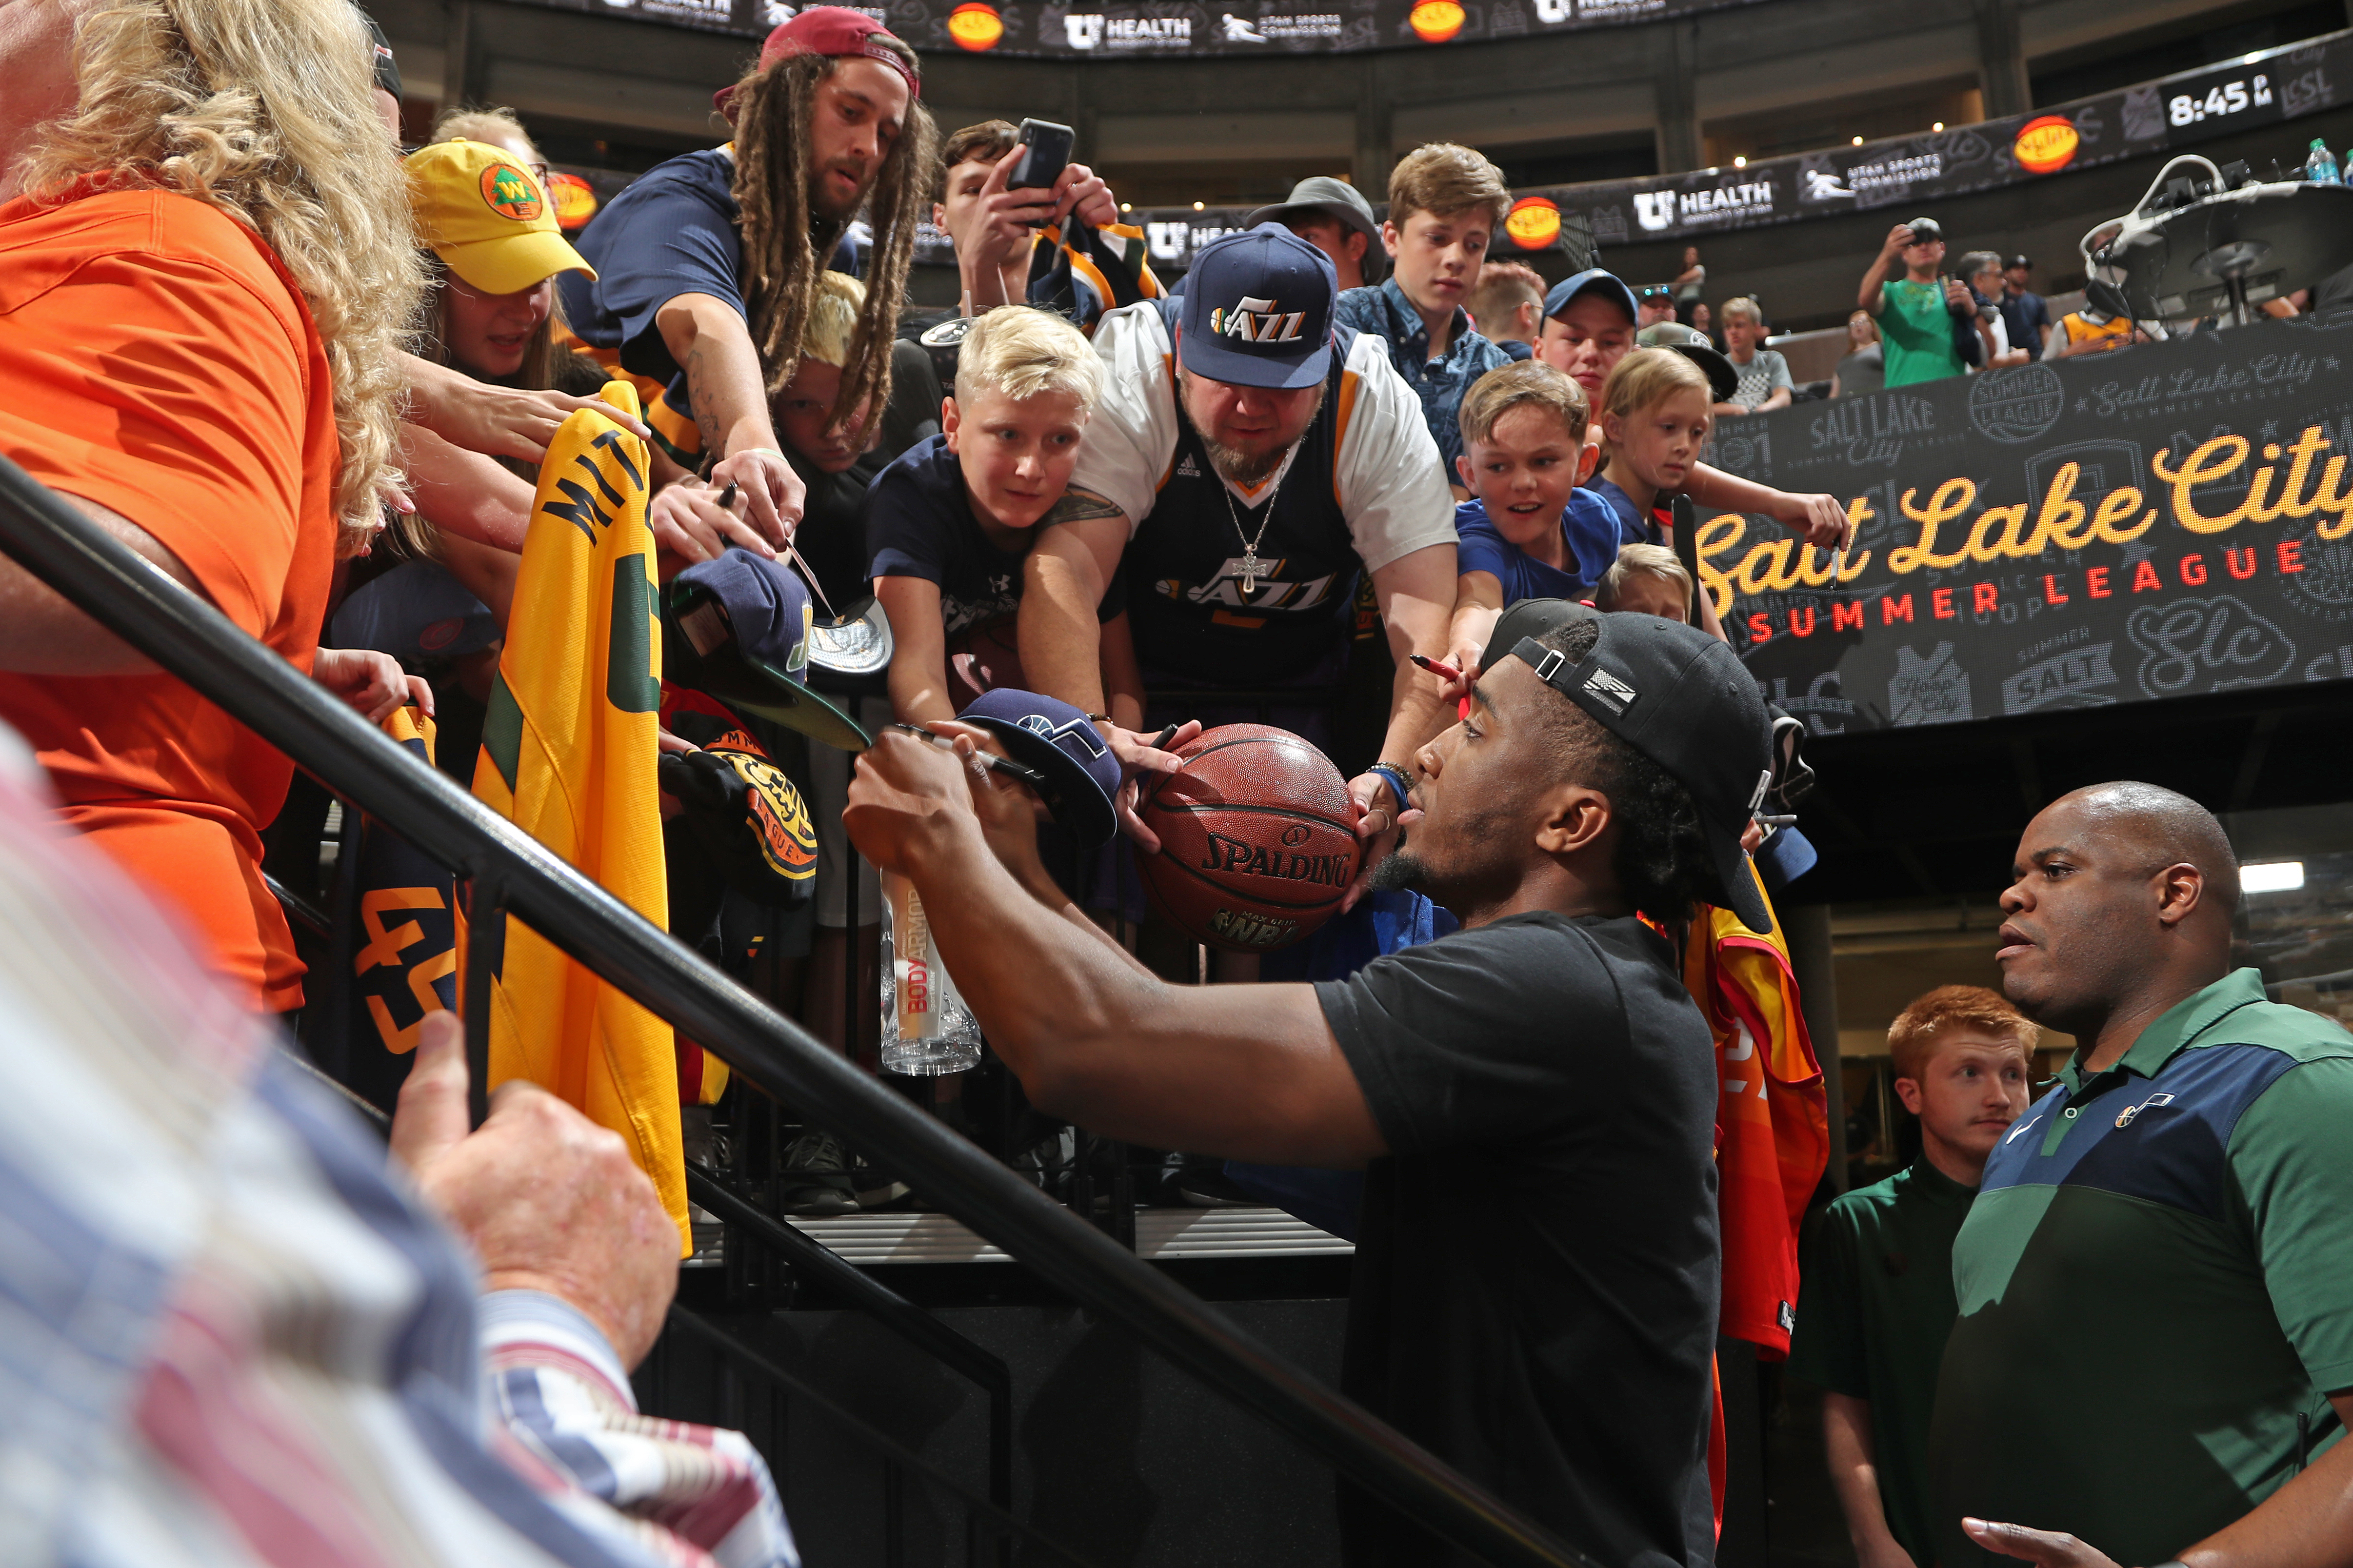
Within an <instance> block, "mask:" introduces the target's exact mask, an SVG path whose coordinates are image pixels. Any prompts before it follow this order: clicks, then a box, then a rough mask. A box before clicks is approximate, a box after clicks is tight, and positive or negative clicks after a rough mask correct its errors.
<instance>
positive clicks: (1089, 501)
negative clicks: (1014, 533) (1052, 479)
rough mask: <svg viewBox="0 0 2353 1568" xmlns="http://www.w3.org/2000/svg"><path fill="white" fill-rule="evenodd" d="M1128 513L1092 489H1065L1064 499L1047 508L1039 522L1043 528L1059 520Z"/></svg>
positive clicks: (1072, 520) (1073, 520)
mask: <svg viewBox="0 0 2353 1568" xmlns="http://www.w3.org/2000/svg"><path fill="white" fill-rule="evenodd" d="M1126 515H1127V513H1125V512H1124V511H1122V510H1120V509H1119V508H1118V507H1116V506H1113V504H1112V503H1111V502H1109V501H1107V500H1103V497H1101V496H1099V495H1097V494H1095V493H1094V491H1092V490H1081V489H1071V490H1065V491H1063V492H1062V499H1061V500H1058V501H1056V502H1055V503H1054V504H1053V505H1052V506H1050V507H1048V508H1047V509H1046V515H1045V516H1043V517H1041V518H1039V520H1038V524H1039V527H1041V528H1043V527H1045V526H1047V525H1049V524H1051V523H1057V522H1080V521H1084V520H1086V519H1088V518H1094V517H1125V516H1126Z"/></svg>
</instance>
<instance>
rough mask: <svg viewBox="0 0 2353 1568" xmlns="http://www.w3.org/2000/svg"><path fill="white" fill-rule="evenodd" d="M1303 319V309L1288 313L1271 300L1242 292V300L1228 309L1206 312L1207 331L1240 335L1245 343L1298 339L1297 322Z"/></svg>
mask: <svg viewBox="0 0 2353 1568" xmlns="http://www.w3.org/2000/svg"><path fill="white" fill-rule="evenodd" d="M1306 319H1307V312H1306V311H1304V310H1293V311H1291V312H1290V313H1289V314H1287V315H1286V314H1284V313H1283V312H1282V311H1281V310H1276V309H1275V308H1274V301H1273V300H1254V299H1252V298H1250V296H1249V295H1247V294H1245V295H1243V296H1242V302H1241V303H1240V304H1239V305H1236V306H1235V307H1234V308H1233V309H1232V310H1226V309H1224V308H1223V307H1219V308H1218V309H1216V310H1211V311H1210V312H1209V331H1213V332H1215V333H1217V334H1218V335H1219V337H1225V338H1240V339H1241V341H1242V342H1246V343H1295V342H1298V341H1299V323H1300V322H1302V321H1305V320H1306Z"/></svg>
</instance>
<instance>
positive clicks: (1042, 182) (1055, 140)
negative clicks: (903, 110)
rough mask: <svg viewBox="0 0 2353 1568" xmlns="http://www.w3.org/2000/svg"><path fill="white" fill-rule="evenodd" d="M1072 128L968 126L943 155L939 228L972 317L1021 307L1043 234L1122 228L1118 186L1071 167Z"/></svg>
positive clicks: (1039, 123) (936, 205)
mask: <svg viewBox="0 0 2353 1568" xmlns="http://www.w3.org/2000/svg"><path fill="white" fill-rule="evenodd" d="M1072 145H1073V138H1072V132H1071V128H1070V127H1069V126H1067V125H1057V124H1054V123H1052V122H1051V121H1043V120H1025V121H1022V122H1021V123H1020V125H1019V126H1018V128H1017V127H1015V126H1014V125H1011V124H1009V123H1008V122H1007V121H1002V120H984V121H981V122H980V123H979V124H977V125H967V126H965V128H964V129H963V130H961V131H958V132H955V134H953V135H951V136H950V137H949V138H948V139H947V142H946V144H945V146H944V148H943V149H942V150H941V156H940V163H941V174H940V183H939V195H938V197H937V199H936V200H934V202H933V204H932V226H934V227H935V228H937V229H939V230H941V231H942V232H943V233H944V234H945V235H946V236H947V237H948V243H949V244H951V245H952V246H954V247H955V256H956V270H957V271H958V272H959V273H960V274H961V275H962V277H961V282H962V287H963V305H964V314H965V315H967V316H977V315H980V314H983V313H984V312H986V311H988V310H995V309H996V308H997V306H999V305H1018V304H1019V303H1021V301H1022V300H1023V299H1024V298H1026V297H1027V295H1028V292H1029V252H1030V248H1031V247H1032V246H1033V245H1034V244H1035V243H1036V239H1037V235H1038V231H1039V229H1041V228H1043V227H1045V226H1047V225H1049V224H1052V223H1057V222H1060V220H1061V219H1063V218H1065V217H1069V216H1074V215H1075V216H1077V218H1078V220H1079V221H1080V222H1081V223H1083V224H1086V225H1088V226H1091V227H1094V228H1106V227H1109V226H1111V225H1113V224H1115V223H1117V222H1118V221H1119V203H1118V202H1116V201H1114V200H1113V198H1112V194H1111V187H1110V186H1109V185H1107V184H1103V180H1102V179H1101V178H1100V177H1099V176H1098V175H1097V174H1095V172H1094V171H1093V170H1092V169H1090V168H1088V167H1087V166H1086V165H1085V164H1084V163H1071V151H1072Z"/></svg>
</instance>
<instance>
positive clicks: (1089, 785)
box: [956, 687, 1120, 848]
mask: <svg viewBox="0 0 2353 1568" xmlns="http://www.w3.org/2000/svg"><path fill="white" fill-rule="evenodd" d="M956 717H957V718H958V719H961V720H963V721H965V723H967V724H977V725H979V726H980V727H981V728H982V729H984V730H986V731H988V732H989V733H990V734H992V735H995V736H996V737H997V742H998V743H999V744H1001V745H1002V746H1004V748H1005V754H1006V755H1007V756H1008V757H1010V758H1012V759H1013V760H1014V761H1015V762H1017V763H1021V764H1022V765H1023V766H1024V767H1028V768H1031V769H1034V770H1035V771H1036V772H1038V773H1041V774H1043V775H1044V776H1045V779H1046V787H1045V788H1044V789H1043V790H1042V791H1040V792H1039V793H1040V794H1042V795H1044V796H1045V800H1046V809H1047V810H1049V811H1050V812H1052V813H1053V814H1054V821H1055V822H1056V823H1057V824H1059V825H1060V827H1061V828H1062V830H1063V831H1064V832H1066V833H1068V834H1070V835H1071V837H1074V838H1076V839H1078V840H1079V842H1080V843H1081V844H1082V845H1084V846H1086V847H1088V848H1092V847H1095V846H1096V845H1098V844H1106V843H1109V842H1110V841H1111V837H1112V835H1113V834H1114V833H1116V832H1118V831H1119V818H1118V816H1117V815H1116V814H1115V813H1114V812H1113V810H1112V805H1111V802H1112V796H1113V795H1116V794H1118V793H1119V784H1120V778H1119V759H1118V758H1117V757H1114V756H1113V755H1112V754H1111V747H1110V745H1109V744H1107V743H1106V742H1104V740H1103V735H1102V733H1101V732H1100V731H1097V730H1096V729H1095V726H1094V721H1092V720H1091V719H1089V718H1088V717H1087V716H1086V714H1085V713H1083V712H1082V711H1081V710H1078V709H1076V708H1073V707H1071V705H1070V704H1069V703H1067V702H1064V701H1061V700H1059V699H1056V698H1052V697H1041V696H1039V694H1038V693H1036V692H1034V691H1015V690H1012V689H1008V688H1005V687H999V688H997V689H996V690H994V691H984V692H982V693H981V694H980V696H979V697H978V698H976V700H974V701H973V702H972V704H971V706H969V707H967V708H966V709H965V710H964V711H963V712H961V713H959V714H957V715H956Z"/></svg>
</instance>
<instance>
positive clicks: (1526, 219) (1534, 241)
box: [1504, 196, 1560, 250]
mask: <svg viewBox="0 0 2353 1568" xmlns="http://www.w3.org/2000/svg"><path fill="white" fill-rule="evenodd" d="M1504 233H1505V234H1506V235H1509V236H1510V237H1511V241H1512V243H1513V244H1514V245H1516V246H1518V247H1520V248H1521V249H1522V250H1542V249H1543V248H1544V247H1546V246H1547V245H1550V244H1551V243H1552V242H1553V241H1554V240H1556V239H1558V238H1559V237H1560V208H1559V207H1558V206H1556V205H1554V204H1553V203H1552V202H1550V201H1548V200H1546V198H1545V197H1543V196H1522V197H1521V198H1520V199H1519V200H1518V201H1516V202H1514V203H1513V204H1512V210H1511V212H1510V214H1509V215H1508V216H1505V217H1504Z"/></svg>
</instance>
